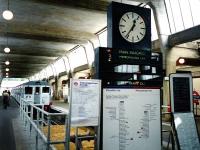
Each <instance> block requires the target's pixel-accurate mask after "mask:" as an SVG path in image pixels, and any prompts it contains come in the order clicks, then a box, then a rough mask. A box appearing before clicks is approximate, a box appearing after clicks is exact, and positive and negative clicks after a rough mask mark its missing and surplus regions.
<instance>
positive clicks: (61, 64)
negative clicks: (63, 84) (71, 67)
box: [54, 58, 65, 74]
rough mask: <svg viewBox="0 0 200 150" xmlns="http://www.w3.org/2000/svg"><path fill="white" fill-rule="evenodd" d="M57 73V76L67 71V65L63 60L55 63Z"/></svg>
mask: <svg viewBox="0 0 200 150" xmlns="http://www.w3.org/2000/svg"><path fill="white" fill-rule="evenodd" d="M54 67H55V71H56V73H57V74H59V73H61V72H64V71H65V64H64V61H63V59H62V58H61V59H59V60H57V61H56V62H55V63H54Z"/></svg>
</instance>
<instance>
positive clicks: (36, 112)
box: [35, 110, 39, 150]
mask: <svg viewBox="0 0 200 150" xmlns="http://www.w3.org/2000/svg"><path fill="white" fill-rule="evenodd" d="M36 113H37V114H36V115H37V128H39V110H37V111H36ZM35 140H36V142H35V143H36V144H35V146H36V150H37V149H38V132H37V133H36V139H35Z"/></svg>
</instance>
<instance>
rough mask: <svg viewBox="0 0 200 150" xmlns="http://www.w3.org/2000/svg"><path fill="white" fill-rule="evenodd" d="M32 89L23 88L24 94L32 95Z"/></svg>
mask: <svg viewBox="0 0 200 150" xmlns="http://www.w3.org/2000/svg"><path fill="white" fill-rule="evenodd" d="M32 93H33V88H32V87H25V94H32Z"/></svg>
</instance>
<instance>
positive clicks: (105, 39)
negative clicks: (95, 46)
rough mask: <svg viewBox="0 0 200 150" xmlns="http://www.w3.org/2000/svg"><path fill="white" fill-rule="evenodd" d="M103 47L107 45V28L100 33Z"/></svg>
mask: <svg viewBox="0 0 200 150" xmlns="http://www.w3.org/2000/svg"><path fill="white" fill-rule="evenodd" d="M98 37H99V42H100V46H101V47H107V30H105V31H104V32H102V33H101V34H99V35H98Z"/></svg>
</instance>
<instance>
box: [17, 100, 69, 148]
mask: <svg viewBox="0 0 200 150" xmlns="http://www.w3.org/2000/svg"><path fill="white" fill-rule="evenodd" d="M20 116H21V118H22V120H23V121H24V122H25V126H27V123H29V125H30V132H31V130H32V127H33V128H34V129H35V131H36V143H35V145H36V149H38V138H39V136H40V137H41V139H42V140H43V142H44V143H45V145H46V150H50V148H51V149H55V148H54V146H53V145H52V144H64V147H65V150H67V149H68V146H69V143H68V141H67V138H66V136H67V123H68V121H67V120H68V114H67V113H64V112H59V113H49V112H47V111H45V110H44V105H38V104H33V102H32V101H27V100H26V99H23V98H21V99H20ZM56 116H64V117H65V138H64V139H63V140H59V141H58V140H56V141H55V140H54V141H53V140H51V123H52V117H56ZM35 117H36V118H35ZM44 125H45V126H47V135H46V136H45V134H44V132H43V131H42V130H41V129H43V127H44Z"/></svg>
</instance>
